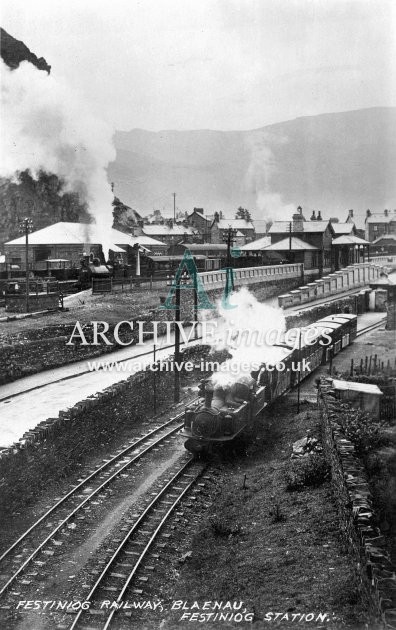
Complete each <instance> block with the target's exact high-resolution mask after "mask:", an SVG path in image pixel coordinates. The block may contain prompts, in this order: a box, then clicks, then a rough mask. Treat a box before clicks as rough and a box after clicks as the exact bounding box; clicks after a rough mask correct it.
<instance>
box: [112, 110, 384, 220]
mask: <svg viewBox="0 0 396 630" xmlns="http://www.w3.org/2000/svg"><path fill="white" fill-rule="evenodd" d="M395 132H396V108H394V107H381V106H378V107H370V108H367V109H360V110H351V111H347V112H335V113H330V112H326V113H324V114H319V115H317V116H300V117H298V118H295V119H291V120H288V121H285V122H281V123H273V124H271V125H267V126H264V127H259V128H256V129H252V130H247V131H222V130H192V131H183V130H165V131H149V130H144V129H133V130H130V131H117V132H116V133H115V135H114V142H115V145H116V149H117V157H116V160H115V162H113V163H111V164H110V165H109V169H108V174H109V179H110V180H111V181H114V182H115V189H116V191H117V192H118V194H119V196H120V197H121V198H122V199H124V200H125V202H126V203H128V204H129V205H132V206H133V207H136V208H137V209H138V210H139V211H141V212H143V214H145V213H149V212H152V210H153V208H154V207H160V208H162V207H164V208H165V209H168V210H169V209H171V205H172V198H171V193H172V191H174V190H176V191H177V192H178V201H179V206H180V209H183V210H190V209H192V208H193V207H194V206H198V207H204V208H205V209H207V210H208V211H210V212H212V211H214V210H222V211H223V212H224V213H225V214H226V215H227V216H233V214H234V213H235V211H236V209H237V208H238V206H239V205H242V206H244V207H248V208H249V209H250V210H251V211H252V212H253V216H255V217H256V218H276V216H279V215H280V216H281V218H288V217H289V216H290V214H291V212H292V209H293V208H295V207H296V206H297V205H299V204H301V205H302V206H303V207H304V206H305V207H306V208H307V209H309V210H311V209H316V210H322V215H324V216H338V217H339V218H340V219H342V218H345V213H346V211H347V210H348V209H349V208H354V209H355V215H356V216H358V217H359V219H360V221H361V222H362V221H363V218H364V214H365V210H366V209H367V208H371V209H372V210H373V209H374V210H382V209H384V208H385V207H388V205H393V204H395V197H396V184H395V182H394V178H393V172H394V170H395V166H396V140H395V137H396V133H395ZM182 170H185V172H186V173H187V181H185V180H183V178H181V171H182ZM204 173H206V174H207V176H206V177H204V176H203V174H204ZM395 205H396V204H395Z"/></svg>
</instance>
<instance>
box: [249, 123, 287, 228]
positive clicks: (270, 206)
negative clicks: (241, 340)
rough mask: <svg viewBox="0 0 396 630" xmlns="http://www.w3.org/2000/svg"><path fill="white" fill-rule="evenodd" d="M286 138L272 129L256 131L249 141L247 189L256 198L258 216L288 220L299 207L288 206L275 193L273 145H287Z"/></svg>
mask: <svg viewBox="0 0 396 630" xmlns="http://www.w3.org/2000/svg"><path fill="white" fill-rule="evenodd" d="M287 141H288V140H287V137H286V136H278V135H276V134H275V133H270V132H269V131H268V130H264V129H261V130H256V131H255V132H254V133H252V134H251V135H250V136H248V138H247V146H248V151H249V154H250V162H249V167H248V170H247V172H246V175H245V186H246V188H247V189H248V190H249V191H251V192H253V193H254V194H255V196H256V208H257V210H258V217H259V218H264V219H278V220H282V219H288V217H289V216H290V215H291V214H292V213H293V212H294V211H295V206H294V205H292V204H285V203H284V202H283V201H282V195H281V194H280V193H278V192H276V191H274V190H273V184H272V178H273V175H274V173H275V172H276V168H277V166H276V160H275V157H274V154H273V151H272V148H271V146H274V145H279V144H285V143H287Z"/></svg>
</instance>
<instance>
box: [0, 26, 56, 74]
mask: <svg viewBox="0 0 396 630" xmlns="http://www.w3.org/2000/svg"><path fill="white" fill-rule="evenodd" d="M0 50H1V58H2V59H3V60H4V62H5V63H6V64H7V66H9V67H10V68H12V69H13V70H15V69H16V68H18V67H19V64H20V63H22V61H29V63H32V64H33V65H34V66H36V68H38V69H39V70H45V71H46V72H48V74H49V73H50V72H51V66H49V65H48V63H47V62H46V60H45V59H44V57H40V58H38V57H37V56H36V55H35V54H34V53H32V52H31V51H30V50H29V48H28V47H27V46H26V45H25V44H24V43H23V42H21V41H20V40H19V39H15V37H12V35H10V34H9V33H7V31H5V30H4V29H3V28H0Z"/></svg>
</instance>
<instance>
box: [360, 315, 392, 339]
mask: <svg viewBox="0 0 396 630" xmlns="http://www.w3.org/2000/svg"><path fill="white" fill-rule="evenodd" d="M385 322H386V317H384V318H383V319H381V320H380V321H379V322H374V324H370V325H369V326H366V328H362V330H359V331H358V333H357V334H356V337H361V336H362V335H365V334H366V333H368V332H371V331H372V330H375V329H376V328H379V327H380V326H383V325H384V324H385Z"/></svg>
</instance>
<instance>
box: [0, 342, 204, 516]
mask: <svg viewBox="0 0 396 630" xmlns="http://www.w3.org/2000/svg"><path fill="white" fill-rule="evenodd" d="M204 354H205V348H203V347H202V346H195V347H193V348H189V349H186V350H185V351H184V352H183V360H192V361H194V360H198V358H199V359H200V358H201V357H202V356H203V355H204ZM191 375H193V373H191ZM200 375H201V373H200ZM154 378H155V376H154V372H151V371H150V372H139V373H137V374H134V375H132V376H131V377H130V378H128V379H126V380H125V381H121V382H119V383H116V384H115V385H112V386H110V387H108V388H107V389H105V390H104V391H102V392H98V393H97V394H96V395H95V396H92V397H89V398H87V399H85V400H83V401H81V402H79V403H77V404H76V405H74V406H73V407H71V408H70V409H67V410H65V411H61V412H60V413H59V416H58V417H56V418H49V419H47V420H45V421H44V422H41V423H40V424H39V425H38V426H37V427H36V428H35V429H33V430H31V431H28V432H27V433H25V434H24V436H23V438H22V439H21V440H20V441H19V442H17V443H16V444H14V445H13V446H12V447H10V448H7V449H4V450H3V451H2V452H1V453H0V480H1V481H0V489H1V505H0V512H1V513H2V515H3V516H6V515H8V516H9V515H10V514H12V513H13V512H15V511H16V510H19V509H21V508H23V507H24V506H26V505H28V504H29V503H30V502H31V501H32V500H33V499H34V498H35V497H37V496H38V495H40V493H41V492H42V491H43V490H44V489H45V487H46V486H47V485H48V484H49V483H53V482H56V481H58V480H61V479H63V478H65V477H66V476H67V475H68V474H69V473H71V472H73V471H74V470H75V469H76V466H79V465H80V464H81V463H83V462H84V461H85V460H86V459H87V458H88V457H89V456H92V454H94V453H95V449H98V448H100V445H101V444H103V443H105V442H108V441H109V442H111V441H112V440H114V439H116V438H117V436H119V435H120V434H122V433H125V432H127V431H129V429H132V428H133V424H134V423H136V425H139V424H141V422H142V421H143V420H144V419H145V418H146V419H147V418H150V417H151V416H153V415H154V413H153V396H152V392H153V382H154ZM189 378H192V376H189ZM173 383H174V373H173V372H172V371H169V372H167V371H163V372H161V378H156V398H157V400H156V403H157V408H158V409H159V408H160V406H161V405H170V404H171V402H172V398H173ZM148 393H150V395H148ZM109 420H110V421H109Z"/></svg>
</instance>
